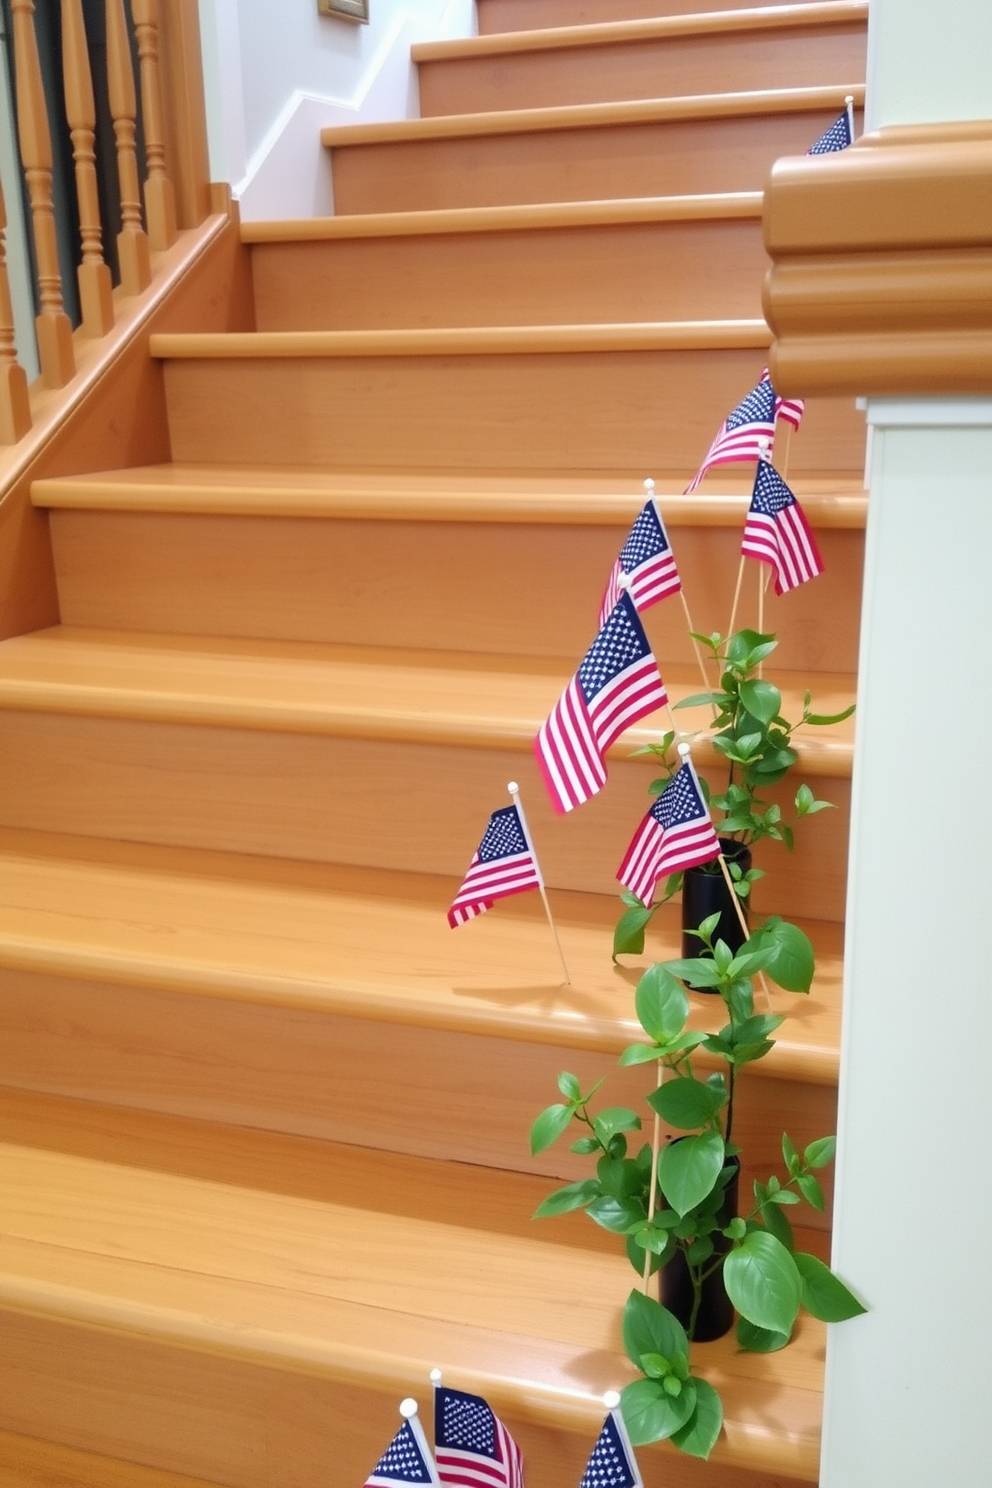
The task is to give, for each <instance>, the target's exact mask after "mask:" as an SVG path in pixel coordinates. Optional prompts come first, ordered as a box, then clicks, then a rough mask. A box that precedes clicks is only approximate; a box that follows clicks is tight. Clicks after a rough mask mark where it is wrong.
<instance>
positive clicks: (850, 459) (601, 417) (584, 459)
mask: <svg viewBox="0 0 992 1488" xmlns="http://www.w3.org/2000/svg"><path fill="white" fill-rule="evenodd" d="M768 344H769V333H768V330H767V328H766V327H765V325H764V322H756V321H700V322H661V323H655V324H640V325H626V324H619V325H559V326H495V327H492V326H490V327H482V328H476V327H468V328H461V327H460V328H448V329H445V330H430V331H427V330H403V331H340V332H332V331H319V332H312V333H306V332H303V331H293V332H285V333H277V332H272V331H270V332H266V333H264V334H263V333H249V334H236V335H228V336H213V335H158V336H153V337H152V338H151V345H152V352H153V355H155V356H158V357H161V358H163V360H164V361H165V363H166V365H165V379H166V394H167V399H168V405H169V423H170V432H171V441H172V457H173V459H174V460H177V461H179V462H181V463H193V464H197V463H211V462H215V461H216V462H219V463H222V464H231V465H234V464H243V465H248V464H260V465H268V466H271V465H278V466H285V465H287V464H291V463H293V464H301V465H317V466H330V467H331V468H336V469H339V470H340V469H342V468H345V469H351V470H358V469H362V468H366V469H367V468H369V467H372V468H376V469H379V470H382V469H383V468H388V467H394V468H400V469H404V470H410V469H413V470H417V469H420V470H423V469H425V468H426V469H429V470H439V469H444V468H447V469H458V470H466V471H473V472H474V471H477V470H479V469H487V470H491V471H493V472H497V473H498V472H508V471H521V470H527V471H530V472H533V473H538V472H540V473H548V472H549V471H559V472H561V471H563V470H566V469H571V470H577V469H584V470H585V471H586V473H595V472H596V471H609V472H610V473H615V472H617V471H625V472H627V473H629V474H636V475H641V474H642V472H644V471H646V470H651V471H653V472H654V473H655V474H656V476H666V475H670V474H671V475H675V474H678V475H681V476H683V477H684V479H683V484H685V482H686V481H688V479H689V478H690V476H691V475H692V474H694V473H695V470H696V468H697V467H698V464H699V461H700V459H701V458H702V455H703V453H704V452H705V451H706V450H707V449H708V447H709V444H710V441H711V440H712V438H713V434H714V432H715V430H716V429H717V428H718V427H719V425H720V422H721V420H722V419H723V418H724V417H725V416H726V413H727V411H728V410H729V409H731V408H733V407H734V406H735V405H736V403H737V402H738V401H739V400H740V398H741V397H742V396H743V393H744V392H745V391H746V390H747V389H748V388H750V387H752V386H753V385H754V383H755V382H756V381H757V378H758V376H759V375H760V371H761V366H762V361H763V355H762V353H763V352H764V349H765V348H766V347H767V346H768ZM863 465H864V424H863V419H862V416H861V415H860V414H859V413H858V412H857V411H856V410H855V408H854V404H853V401H852V400H848V399H818V400H816V402H815V404H813V405H811V407H810V410H809V412H808V414H807V416H806V418H805V420H804V422H803V430H802V438H801V439H797V440H796V442H795V453H794V456H793V458H792V463H791V465H790V469H791V470H792V473H793V474H802V475H810V474H815V475H822V474H823V473H824V472H828V471H829V472H830V473H831V474H835V473H837V472H844V473H846V474H847V475H850V474H852V473H856V474H857V475H858V476H860V475H861V472H862V469H863Z"/></svg>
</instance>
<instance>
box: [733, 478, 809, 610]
mask: <svg viewBox="0 0 992 1488" xmlns="http://www.w3.org/2000/svg"><path fill="white" fill-rule="evenodd" d="M741 552H742V553H746V554H747V556H748V557H749V558H757V559H758V560H759V561H760V562H762V563H770V564H771V566H772V569H773V571H774V574H775V593H776V594H786V593H787V592H788V591H789V590H790V589H796V588H798V586H799V585H800V584H805V583H806V582H807V581H808V580H809V579H815V578H816V576H817V574H821V573H822V572H823V560H822V558H821V557H820V553H819V550H818V548H817V546H816V539H815V538H814V536H813V534H812V532H811V531H810V528H809V523H808V522H807V521H806V517H805V515H804V513H803V509H802V507H801V506H800V505H799V502H798V501H797V500H796V498H795V496H793V494H792V492H791V491H790V490H789V488H788V486H787V485H786V484H785V481H784V480H783V479H782V477H781V476H780V475H779V473H778V471H777V470H776V469H775V467H774V466H773V465H772V464H771V463H770V462H769V461H767V460H762V461H761V462H760V463H759V465H758V469H757V473H756V474H755V477H754V490H753V491H752V493H751V505H750V507H749V509H748V514H747V520H746V521H745V523H744V538H743V541H742V542H741Z"/></svg>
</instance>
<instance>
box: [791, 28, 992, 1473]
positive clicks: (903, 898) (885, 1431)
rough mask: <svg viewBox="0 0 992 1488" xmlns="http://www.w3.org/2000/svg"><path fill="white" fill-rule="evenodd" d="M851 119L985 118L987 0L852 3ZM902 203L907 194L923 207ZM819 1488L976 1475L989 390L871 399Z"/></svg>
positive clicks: (989, 1226) (987, 1002)
mask: <svg viewBox="0 0 992 1488" xmlns="http://www.w3.org/2000/svg"><path fill="white" fill-rule="evenodd" d="M870 28H871V43H872V44H871V49H870V68H869V118H870V121H871V127H874V128H878V127H880V126H883V125H886V124H904V123H913V122H934V121H938V120H958V119H965V118H992V6H990V4H989V0H941V4H939V5H937V4H934V3H932V0H872V10H871V21H870ZM920 210H921V212H925V211H926V203H925V202H921V203H920ZM867 412H868V421H869V425H870V426H871V427H872V429H873V441H872V460H871V470H870V478H869V484H870V491H871V494H870V499H869V517H868V532H867V541H866V563H865V591H864V606H863V618H862V641H861V658H860V674H859V704H858V706H859V712H858V734H857V745H856V752H855V780H854V800H853V827H852V840H851V864H850V880H849V892H848V909H847V941H846V955H845V966H846V970H845V991H844V1029H843V1045H842V1054H841V1086H840V1117H839V1128H838V1131H839V1137H840V1142H839V1151H838V1163H837V1174H836V1188H835V1221H834V1254H833V1259H834V1265H835V1267H836V1268H837V1269H838V1270H839V1271H840V1273H841V1275H842V1276H843V1277H844V1278H845V1280H847V1281H848V1282H849V1283H850V1284H851V1285H853V1286H854V1287H855V1288H856V1290H857V1291H858V1292H859V1294H860V1295H861V1296H862V1297H863V1299H864V1300H865V1302H866V1303H867V1304H868V1305H869V1308H870V1311H869V1312H868V1313H867V1314H866V1315H865V1316H864V1317H861V1318H857V1319H855V1320H854V1321H852V1322H847V1323H843V1324H841V1325H840V1326H838V1327H836V1328H832V1329H831V1330H830V1337H829V1342H828V1348H827V1389H826V1397H825V1402H824V1405H825V1409H824V1436H823V1457H822V1466H821V1477H820V1483H821V1488H934V1485H935V1484H940V1485H947V1488H988V1485H989V1484H990V1483H992V1445H990V1442H989V1419H988V1418H989V1409H988V1403H987V1395H988V1391H987V1377H988V1362H987V1350H988V1339H989V1337H990V1336H992V1286H990V1285H989V1282H988V1279H987V1269H988V1268H987V1265H986V1260H985V1255H986V1247H987V1245H988V1243H989V1237H990V1235H992V1190H990V1187H989V1183H988V1178H987V1172H988V1152H989V1144H988V1136H987V1133H988V1130H989V1109H990V1104H989V1078H988V1075H989V1061H988V1048H989V1041H990V1038H992V974H990V962H989V956H988V952H987V949H986V946H987V925H988V922H989V917H990V912H992V911H990V902H992V901H990V890H992V873H990V871H989V866H988V858H987V855H986V853H985V852H984V850H983V847H984V839H985V837H986V835H987V829H986V824H985V820H984V811H983V807H984V786H985V779H986V776H987V773H988V758H989V746H988V741H989V739H990V738H992V689H990V688H989V687H988V686H987V685H986V683H985V674H986V668H987V659H986V658H987V656H988V654H989V638H990V637H992V581H990V577H989V570H990V558H989V555H990V553H992V399H990V400H984V401H983V400H981V399H961V400H955V399H943V398H939V397H935V398H932V399H901V400H900V399H893V400H879V399H871V400H869V403H868V409H867Z"/></svg>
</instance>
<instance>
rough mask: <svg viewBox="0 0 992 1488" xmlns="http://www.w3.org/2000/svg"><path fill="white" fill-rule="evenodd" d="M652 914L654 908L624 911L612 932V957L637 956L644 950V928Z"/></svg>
mask: <svg viewBox="0 0 992 1488" xmlns="http://www.w3.org/2000/svg"><path fill="white" fill-rule="evenodd" d="M653 914H654V906H652V907H651V908H650V909H647V908H639V909H638V908H633V909H628V910H626V911H625V912H624V913H623V914H622V915H621V916H620V918H619V920H617V923H616V929H615V930H614V931H613V954H614V956H639V955H640V954H641V952H642V951H643V950H644V928H645V926H646V925H647V923H648V921H649V920H650V918H651V916H652V915H653Z"/></svg>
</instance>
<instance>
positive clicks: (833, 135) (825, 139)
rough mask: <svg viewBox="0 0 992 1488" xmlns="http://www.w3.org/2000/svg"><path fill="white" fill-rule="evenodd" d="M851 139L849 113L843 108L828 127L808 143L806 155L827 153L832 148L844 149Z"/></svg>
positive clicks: (830, 151)
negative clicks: (817, 137) (818, 136)
mask: <svg viewBox="0 0 992 1488" xmlns="http://www.w3.org/2000/svg"><path fill="white" fill-rule="evenodd" d="M852 141H853V131H852V129H851V115H850V112H849V111H848V110H847V109H845V110H844V112H843V113H842V114H838V115H837V117H836V119H835V120H834V122H833V123H832V124H831V126H830V128H829V129H825V130H824V131H823V133H822V134H821V135H820V138H819V139H818V140H814V142H813V143H812V144H811V145H810V147H809V149H808V150H807V151H806V154H807V155H829V154H831V153H832V151H834V150H846V149H847V147H848V145H849V144H851V143H852Z"/></svg>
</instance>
